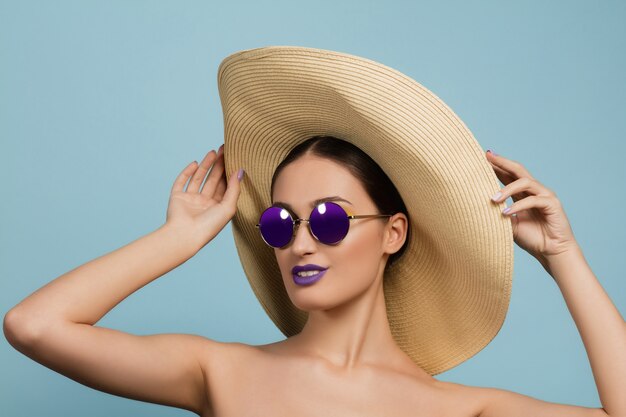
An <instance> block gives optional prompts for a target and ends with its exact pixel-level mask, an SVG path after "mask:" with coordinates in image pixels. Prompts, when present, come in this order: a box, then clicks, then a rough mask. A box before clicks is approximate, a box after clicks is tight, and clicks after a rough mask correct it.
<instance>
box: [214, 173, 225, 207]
mask: <svg viewBox="0 0 626 417" xmlns="http://www.w3.org/2000/svg"><path fill="white" fill-rule="evenodd" d="M226 181H227V180H226V172H225V171H224V172H222V178H220V181H219V182H218V183H217V187H215V193H213V199H214V200H216V201H222V198H224V192H225V191H226Z"/></svg>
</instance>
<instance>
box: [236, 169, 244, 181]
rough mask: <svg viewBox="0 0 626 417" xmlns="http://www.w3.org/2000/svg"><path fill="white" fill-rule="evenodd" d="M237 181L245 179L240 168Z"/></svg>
mask: <svg viewBox="0 0 626 417" xmlns="http://www.w3.org/2000/svg"><path fill="white" fill-rule="evenodd" d="M237 179H238V180H239V181H241V180H242V179H243V168H239V172H238V173H237Z"/></svg>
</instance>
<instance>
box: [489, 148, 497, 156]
mask: <svg viewBox="0 0 626 417" xmlns="http://www.w3.org/2000/svg"><path fill="white" fill-rule="evenodd" d="M487 152H489V153H490V154H492V155H493V156H498V154H497V153H495V152H494V151H492V150H491V149H487Z"/></svg>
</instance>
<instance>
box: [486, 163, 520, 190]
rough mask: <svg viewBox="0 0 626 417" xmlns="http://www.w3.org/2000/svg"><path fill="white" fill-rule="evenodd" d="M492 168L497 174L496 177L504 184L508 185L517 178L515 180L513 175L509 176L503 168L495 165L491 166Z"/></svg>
mask: <svg viewBox="0 0 626 417" xmlns="http://www.w3.org/2000/svg"><path fill="white" fill-rule="evenodd" d="M491 168H493V170H494V172H495V173H496V176H497V177H498V179H499V180H500V182H501V183H502V184H504V185H507V184H509V183H512V182H513V181H515V178H513V177H512V176H511V174H509V173H508V172H507V171H505V170H503V169H502V168H498V167H497V166H495V165H491Z"/></svg>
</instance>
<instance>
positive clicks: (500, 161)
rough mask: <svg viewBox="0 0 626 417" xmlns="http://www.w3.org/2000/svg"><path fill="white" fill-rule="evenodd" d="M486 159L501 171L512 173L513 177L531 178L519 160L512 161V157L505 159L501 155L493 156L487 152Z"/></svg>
mask: <svg viewBox="0 0 626 417" xmlns="http://www.w3.org/2000/svg"><path fill="white" fill-rule="evenodd" d="M487 155H489V156H488V157H487V160H488V161H489V162H491V163H492V164H493V165H495V166H497V167H498V168H500V169H501V170H503V171H506V172H507V173H508V174H509V175H512V176H513V177H515V178H522V177H528V178H533V176H532V175H530V172H528V170H527V169H526V168H525V167H524V166H523V165H522V164H520V163H519V162H517V161H514V160H512V159H507V158H505V157H503V156H501V155H498V156H495V155H494V154H493V153H491V152H487Z"/></svg>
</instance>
